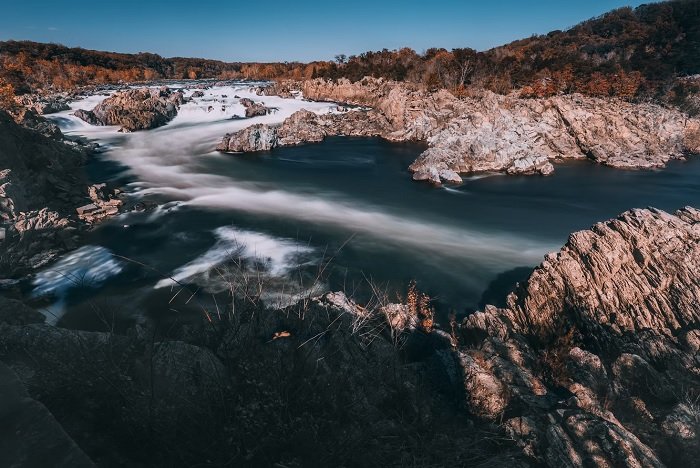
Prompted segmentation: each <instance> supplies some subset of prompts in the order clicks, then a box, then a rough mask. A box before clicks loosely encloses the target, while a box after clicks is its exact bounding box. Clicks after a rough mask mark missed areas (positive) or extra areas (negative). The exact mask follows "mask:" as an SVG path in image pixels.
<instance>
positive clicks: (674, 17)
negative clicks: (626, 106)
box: [0, 0, 700, 105]
mask: <svg viewBox="0 0 700 468" xmlns="http://www.w3.org/2000/svg"><path fill="white" fill-rule="evenodd" d="M695 74H700V0H672V1H667V2H662V3H653V4H649V5H642V6H640V7H638V8H636V9H632V8H621V9H618V10H614V11H611V12H609V13H606V14H605V15H602V16H600V17H598V18H593V19H590V20H588V21H585V22H583V23H581V24H579V25H577V26H574V27H573V28H571V29H569V30H567V31H553V32H551V33H549V34H546V35H542V36H533V37H531V38H528V39H523V40H519V41H515V42H513V43H511V44H507V45H504V46H501V47H497V48H494V49H492V50H489V51H486V52H477V51H475V50H473V49H468V48H464V49H453V50H451V51H448V50H446V49H437V48H434V49H429V50H427V51H425V52H423V53H421V54H419V53H416V52H415V51H413V50H411V49H409V48H404V49H400V50H386V49H384V50H382V51H377V52H365V53H363V54H360V55H356V56H350V57H346V56H345V55H339V56H338V57H336V61H335V62H329V61H320V62H313V63H308V64H303V63H273V64H269V63H225V62H220V61H216V60H204V59H191V58H163V57H160V56H158V55H155V54H148V53H140V54H119V53H112V52H98V51H92V50H85V49H80V48H67V47H64V46H61V45H56V44H40V43H35V42H26V41H23V42H16V41H8V42H0V88H2V85H3V82H2V81H5V82H6V83H9V84H11V85H12V86H13V87H14V92H15V93H18V94H21V93H26V92H30V91H31V90H34V89H41V88H47V87H51V88H54V89H69V88H72V87H74V86H76V85H85V84H97V83H109V82H117V81H139V80H150V79H155V78H176V79H179V78H255V79H274V78H293V79H305V78H315V77H325V78H341V77H344V78H349V79H351V80H353V81H356V80H359V79H361V78H363V77H364V76H368V75H371V76H375V77H384V78H388V79H394V80H400V81H403V80H405V81H412V82H417V83H423V84H425V85H427V86H428V87H430V88H446V89H450V90H453V91H454V92H455V93H457V94H459V93H463V92H467V90H468V88H469V87H473V86H475V87H485V88H488V89H491V90H493V91H496V92H499V93H508V92H511V91H512V90H514V89H522V92H523V94H524V95H525V96H528V95H530V96H548V95H554V94H560V93H569V92H581V93H584V94H588V95H594V96H619V97H622V98H625V99H654V100H661V101H665V102H671V103H675V104H679V105H681V104H683V103H684V102H685V99H686V96H688V95H692V94H694V93H698V92H700V80H697V79H695V80H677V78H678V77H685V76H691V75H695ZM6 83H5V84H6ZM47 84H48V86H47Z"/></svg>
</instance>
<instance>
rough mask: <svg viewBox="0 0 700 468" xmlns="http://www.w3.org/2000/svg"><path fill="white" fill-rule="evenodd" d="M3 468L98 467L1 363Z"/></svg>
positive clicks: (0, 456) (0, 446) (0, 454)
mask: <svg viewBox="0 0 700 468" xmlns="http://www.w3.org/2000/svg"><path fill="white" fill-rule="evenodd" d="M0 465H2V466H8V467H20V466H26V467H34V466H36V467H39V466H56V467H65V468H73V467H75V468H82V467H94V466H95V465H94V464H93V463H92V461H90V459H89V458H88V457H87V456H86V455H85V454H84V453H83V451H82V450H80V448H79V447H78V446H77V445H76V444H75V442H73V440H72V439H71V438H70V437H69V436H68V434H66V432H65V431H64V430H63V428H62V427H61V426H60V424H59V423H58V422H57V421H56V419H54V417H53V415H52V414H51V413H50V412H49V411H48V410H47V409H46V407H45V406H44V405H42V404H41V403H39V402H38V401H36V400H34V399H33V398H31V397H30V396H29V394H28V393H27V390H26V389H25V388H24V385H23V384H22V383H21V382H20V381H19V379H18V378H17V376H16V375H15V373H14V372H13V371H12V370H11V369H10V368H8V367H7V366H6V365H5V364H3V363H2V362H0Z"/></svg>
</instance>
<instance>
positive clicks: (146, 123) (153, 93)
mask: <svg viewBox="0 0 700 468" xmlns="http://www.w3.org/2000/svg"><path fill="white" fill-rule="evenodd" d="M183 102H184V97H183V94H182V93H181V92H179V91H177V92H176V91H173V90H171V89H170V88H167V87H163V88H159V89H154V88H141V89H128V90H124V91H118V92H116V93H115V94H113V95H112V96H110V97H108V98H107V99H105V100H104V101H102V102H101V103H99V104H98V105H97V106H95V108H94V109H92V110H83V109H80V110H78V111H76V112H75V116H76V117H79V118H80V119H82V120H84V121H86V122H87V123H89V124H91V125H119V126H120V127H121V128H120V131H122V132H133V131H137V130H147V129H151V128H156V127H160V126H162V125H165V124H166V123H168V122H169V121H171V120H172V119H173V118H175V116H176V115H177V111H178V108H179V106H180V105H181V104H182V103H183Z"/></svg>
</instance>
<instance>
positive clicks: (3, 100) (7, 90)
mask: <svg viewBox="0 0 700 468" xmlns="http://www.w3.org/2000/svg"><path fill="white" fill-rule="evenodd" d="M15 104H16V103H15V88H14V87H13V86H12V85H11V84H10V83H8V82H6V81H5V80H4V79H2V78H0V109H11V108H12V107H14V106H15Z"/></svg>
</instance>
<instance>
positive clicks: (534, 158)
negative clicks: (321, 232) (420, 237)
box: [222, 78, 700, 185]
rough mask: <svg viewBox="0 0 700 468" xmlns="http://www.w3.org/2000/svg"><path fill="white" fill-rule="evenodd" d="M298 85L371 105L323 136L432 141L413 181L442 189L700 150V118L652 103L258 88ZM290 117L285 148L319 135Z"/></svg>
mask: <svg viewBox="0 0 700 468" xmlns="http://www.w3.org/2000/svg"><path fill="white" fill-rule="evenodd" d="M292 89H294V90H299V92H301V93H303V95H304V97H305V98H307V99H311V100H315V101H334V102H340V103H344V104H350V105H355V106H365V107H369V108H371V110H370V111H366V110H364V111H355V112H348V113H345V114H343V115H342V116H339V117H337V118H334V119H329V120H328V121H327V122H326V123H325V124H324V125H323V132H322V134H323V136H328V135H348V134H351V135H356V134H358V133H362V132H359V131H357V130H356V131H354V132H348V129H347V125H348V124H347V123H346V122H345V121H346V120H349V121H350V122H356V121H358V120H359V119H360V118H362V119H365V120H367V121H368V123H369V125H368V126H367V127H368V128H367V130H365V131H364V133H369V134H378V135H380V136H382V137H384V138H386V139H388V140H392V141H408V140H424V141H427V142H428V149H427V150H426V151H425V152H424V153H423V154H422V155H421V156H420V157H419V158H418V159H417V160H416V161H415V162H414V163H413V164H411V166H410V170H411V171H412V172H413V173H414V179H415V180H425V181H429V182H432V183H433V184H436V185H439V184H441V183H443V182H446V183H459V182H460V181H461V179H460V178H459V174H468V173H474V172H493V171H496V172H506V173H508V174H541V175H549V174H551V173H552V172H553V171H554V166H553V165H552V162H553V161H556V160H562V159H586V158H588V159H591V160H593V161H595V162H597V163H600V164H605V165H608V166H612V167H618V168H654V167H662V166H664V165H665V164H666V163H667V162H668V161H669V160H670V159H674V158H681V157H683V156H684V155H685V154H687V153H698V152H700V121H698V120H697V119H692V118H689V117H688V116H687V115H686V114H683V113H682V112H679V111H676V110H672V109H667V108H663V107H661V106H657V105H653V104H632V103H628V102H624V101H621V100H617V99H598V98H591V97H585V96H582V95H569V96H557V97H553V98H546V99H523V98H520V97H518V96H517V95H508V96H500V95H497V94H495V93H492V92H489V91H484V90H480V91H478V92H475V93H474V95H473V96H471V97H465V98H458V97H456V96H454V95H452V94H451V93H449V92H447V91H445V90H440V91H435V92H431V91H426V90H424V89H421V88H420V87H418V86H417V85H413V84H408V83H398V82H391V81H385V80H381V79H374V78H365V79H363V80H361V81H358V82H350V81H349V80H347V79H341V80H338V81H326V80H322V79H316V80H308V81H304V82H301V83H294V82H285V83H281V84H276V85H274V86H272V87H271V88H270V89H269V90H268V91H261V93H271V94H272V93H275V92H279V93H283V94H284V95H287V94H289V93H291V91H290V90H292ZM358 112H360V113H359V114H358ZM358 115H360V116H362V117H358ZM285 123H286V124H287V125H286V128H287V129H288V130H289V132H290V133H288V139H287V142H284V141H279V142H278V144H279V145H280V146H284V145H285V144H300V143H303V142H313V141H318V136H316V135H315V134H314V135H310V134H309V132H308V131H306V129H305V128H304V127H299V126H295V125H293V124H292V123H291V122H289V123H287V122H285ZM283 127H285V126H284V125H283ZM241 137H242V138H244V139H245V135H242V136H241ZM225 141H226V139H225ZM225 141H224V143H222V147H225ZM237 147H239V148H244V147H247V146H245V145H237ZM265 149H267V148H265ZM252 150H253V151H255V149H252ZM242 151H248V150H245V149H242Z"/></svg>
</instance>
